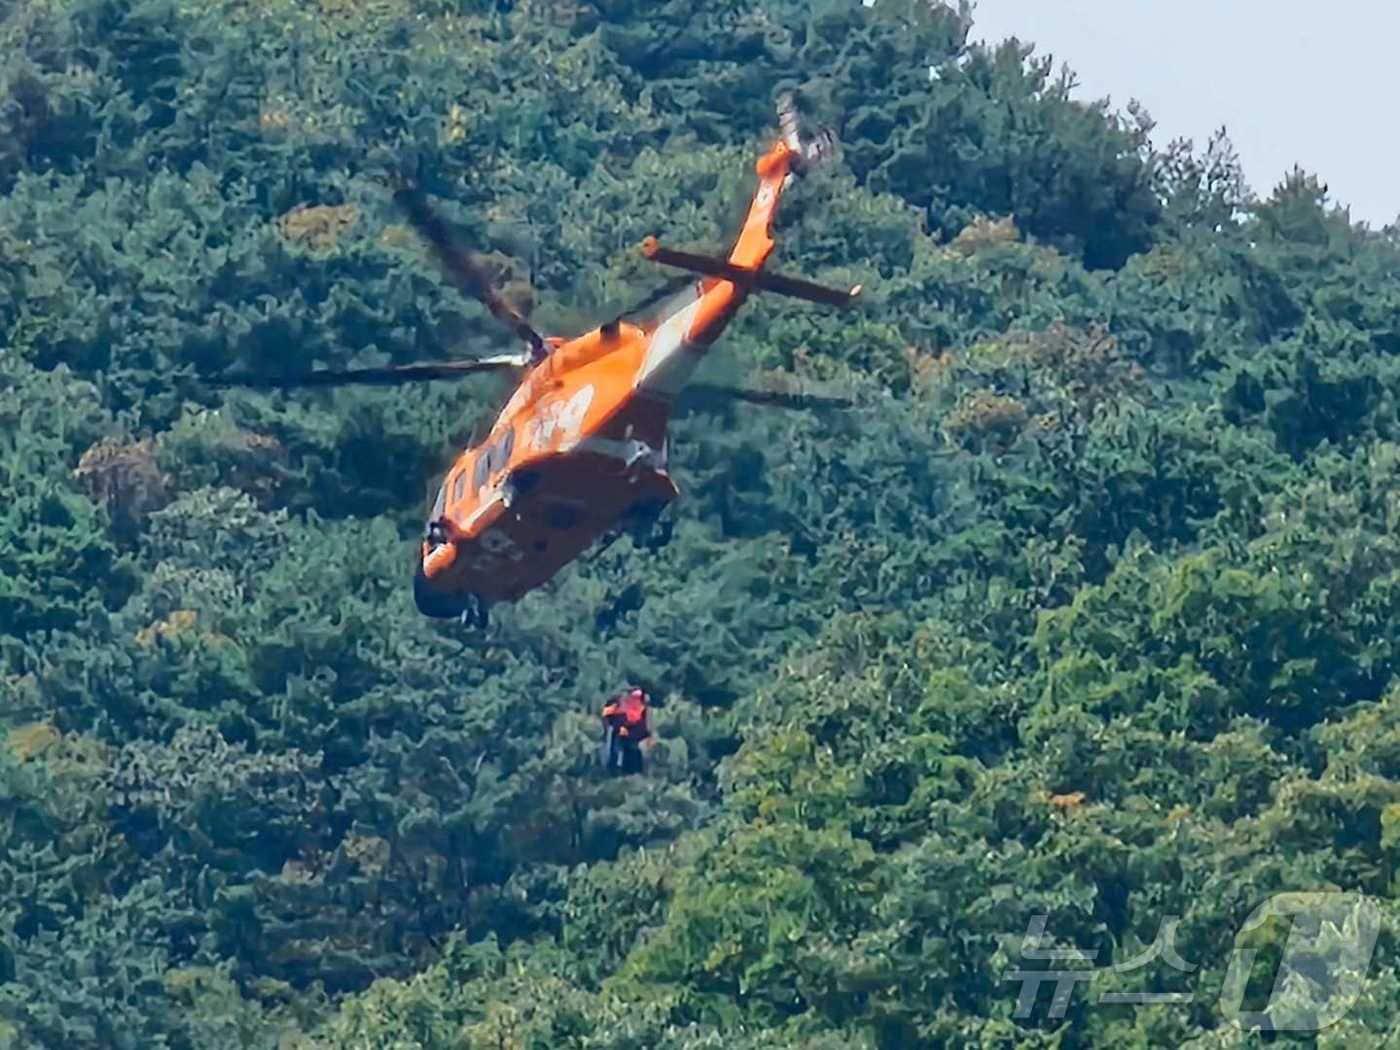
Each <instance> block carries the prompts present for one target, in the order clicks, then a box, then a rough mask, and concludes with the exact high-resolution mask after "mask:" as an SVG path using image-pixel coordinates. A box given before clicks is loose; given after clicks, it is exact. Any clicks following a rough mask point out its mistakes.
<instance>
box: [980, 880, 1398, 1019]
mask: <svg viewBox="0 0 1400 1050" xmlns="http://www.w3.org/2000/svg"><path fill="white" fill-rule="evenodd" d="M1047 919H1048V916H1045V915H1034V916H1032V917H1031V919H1030V923H1029V925H1028V926H1027V928H1026V936H1025V938H1024V940H1023V941H1022V943H1021V946H1020V956H1021V958H1022V959H1036V960H1045V961H1049V962H1050V963H1051V964H1052V965H1051V967H1050V968H1047V969H1016V970H1012V971H1010V972H1009V973H1008V974H1007V975H1006V977H1005V978H1004V979H1005V980H1016V981H1020V982H1021V992H1020V995H1019V996H1017V999H1016V1009H1015V1012H1014V1015H1013V1016H1015V1017H1017V1018H1026V1017H1029V1016H1030V1015H1031V1013H1032V1011H1033V1010H1034V1008H1035V1006H1036V1003H1037V1000H1038V999H1039V997H1040V996H1039V993H1040V988H1041V986H1042V985H1046V984H1049V985H1053V988H1054V990H1053V992H1052V993H1051V996H1050V1000H1049V1016H1050V1017H1052V1018H1060V1017H1063V1016H1064V1015H1065V1011H1066V1009H1067V1007H1068V1006H1069V1003H1070V999H1071V998H1072V997H1073V995H1074V991H1075V987H1076V985H1078V984H1085V985H1087V984H1089V983H1090V982H1092V981H1093V980H1094V979H1095V978H1097V977H1100V975H1104V974H1121V973H1127V972H1130V971H1133V970H1139V969H1142V968H1143V967H1145V966H1147V965H1148V964H1149V963H1151V962H1153V961H1155V960H1158V959H1160V960H1161V961H1162V962H1164V963H1165V964H1166V965H1167V966H1170V967H1171V968H1172V969H1174V970H1178V971H1180V972H1182V973H1190V972H1191V971H1193V970H1195V969H1196V965H1197V964H1196V963H1194V962H1188V961H1187V960H1186V959H1183V958H1182V957H1181V955H1180V954H1179V953H1178V951H1177V948H1176V930H1177V926H1178V923H1179V922H1180V919H1179V918H1178V917H1176V916H1169V917H1168V918H1167V919H1166V920H1164V921H1163V923H1162V925H1161V928H1160V929H1159V930H1158V933H1157V937H1156V939H1155V940H1154V941H1153V943H1152V945H1151V946H1149V947H1148V948H1147V949H1145V950H1144V951H1142V952H1139V953H1138V954H1136V955H1135V956H1133V957H1132V958H1131V959H1128V960H1127V961H1126V962H1121V963H1118V964H1116V965H1113V966H1108V967H1103V968H1100V969H1095V968H1092V967H1085V966H1083V965H1078V966H1075V965H1065V964H1074V963H1078V964H1084V963H1091V962H1092V961H1093V960H1094V958H1095V957H1096V956H1097V955H1098V949H1094V950H1092V951H1081V950H1079V949H1077V948H1045V947H1043V946H1042V939H1043V938H1044V935H1045V927H1046V922H1047ZM1379 932H1380V909H1379V907H1378V906H1377V904H1376V903H1375V901H1374V900H1372V899H1371V898H1369V897H1366V896H1363V895H1362V894H1359V893H1280V894H1276V895H1274V896H1273V897H1270V898H1269V899H1268V900H1266V901H1265V902H1264V903H1263V904H1261V905H1259V907H1257V908H1255V909H1254V911H1253V912H1252V913H1250V915H1249V918H1248V919H1246V920H1245V923H1244V925H1243V926H1242V927H1241V928H1240V930H1239V932H1238V933H1237V934H1236V936H1235V947H1234V951H1233V952H1232V954H1231V958H1230V961H1229V967H1228V970H1227V971H1226V975H1225V982H1224V986H1223V988H1222V990H1221V993H1220V999H1219V1006H1220V1011H1221V1013H1222V1014H1223V1015H1224V1016H1225V1018H1226V1019H1227V1020H1229V1021H1230V1022H1232V1023H1233V1024H1235V1025H1237V1026H1238V1027H1239V1028H1242V1029H1244V1030H1245V1031H1256V1030H1257V1031H1264V1032H1319V1031H1321V1030H1322V1029H1324V1028H1327V1027H1329V1026H1331V1025H1334V1024H1336V1023H1337V1022H1338V1021H1340V1020H1342V1018H1344V1017H1345V1016H1346V1015H1347V1012H1348V1011H1349V1010H1350V1009H1351V1008H1352V1007H1353V1006H1354V1005H1355V1004H1356V1000H1357V999H1358V998H1359V996H1360V994H1361V990H1362V987H1363V985H1364V983H1365V980H1366V976H1367V971H1368V970H1369V968H1370V965H1371V957H1372V955H1373V954H1374V952H1375V948H1376V939H1377V935H1378V934H1379ZM1055 964H1060V965H1059V966H1056V965H1055ZM1194 999H1195V995H1193V993H1191V992H1184V991H1152V992H1121V991H1104V992H1101V993H1100V994H1099V995H1098V996H1097V997H1096V998H1095V999H1094V1002H1096V1003H1099V1004H1103V1005H1108V1004H1115V1005H1143V1004H1149V1003H1158V1004H1160V1003H1189V1002H1192V1001H1193V1000H1194Z"/></svg>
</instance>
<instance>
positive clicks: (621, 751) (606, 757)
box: [603, 688, 651, 776]
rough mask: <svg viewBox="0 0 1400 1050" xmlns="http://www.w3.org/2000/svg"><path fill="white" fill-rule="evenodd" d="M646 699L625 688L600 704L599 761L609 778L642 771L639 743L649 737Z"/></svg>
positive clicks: (647, 701) (648, 699)
mask: <svg viewBox="0 0 1400 1050" xmlns="http://www.w3.org/2000/svg"><path fill="white" fill-rule="evenodd" d="M649 703H650V697H648V696H647V694H646V693H645V692H644V691H643V690H641V689H637V688H632V689H628V690H627V691H626V692H623V693H620V694H618V695H617V696H615V697H613V698H612V699H611V700H609V701H608V702H607V703H606V704H604V705H603V761H604V762H605V763H606V764H607V767H608V773H609V775H611V776H625V775H627V774H629V773H640V772H641V771H642V748H641V745H642V741H643V740H645V739H646V738H647V737H649V736H651V729H650V728H649V727H648V726H647V705H648V704H649Z"/></svg>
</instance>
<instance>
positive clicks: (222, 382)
mask: <svg viewBox="0 0 1400 1050" xmlns="http://www.w3.org/2000/svg"><path fill="white" fill-rule="evenodd" d="M529 363H530V361H529V358H527V357H526V356H525V355H523V354H502V355H500V356H498V357H482V358H477V359H476V360H473V361H441V362H424V363H421V364H413V365H386V366H384V367H382V368H352V369H348V370H346V371H339V372H337V371H330V370H326V371H321V372H303V373H300V374H296V373H292V374H288V375H268V374H261V375H260V374H258V373H254V372H229V373H225V374H224V375H221V376H213V377H210V378H209V379H207V380H206V382H207V383H209V384H210V385H211V386H246V387H253V388H258V389H279V388H284V387H303V386H396V385H398V384H400V383H421V382H428V381H431V380H434V379H461V378H463V377H465V376H470V375H476V374H477V373H480V372H499V371H503V370H515V369H520V368H524V367H526V366H528V365H529Z"/></svg>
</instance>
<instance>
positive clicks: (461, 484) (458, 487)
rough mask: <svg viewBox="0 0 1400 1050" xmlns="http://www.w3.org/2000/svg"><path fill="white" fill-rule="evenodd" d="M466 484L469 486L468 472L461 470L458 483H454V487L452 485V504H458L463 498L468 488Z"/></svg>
mask: <svg viewBox="0 0 1400 1050" xmlns="http://www.w3.org/2000/svg"><path fill="white" fill-rule="evenodd" d="M466 484H467V472H466V471H465V470H459V471H457V480H456V482H455V483H453V485H452V502H453V503H456V502H458V501H459V500H460V499H461V498H462V490H463V489H465V488H466Z"/></svg>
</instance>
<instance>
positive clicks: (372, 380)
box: [216, 95, 861, 627]
mask: <svg viewBox="0 0 1400 1050" xmlns="http://www.w3.org/2000/svg"><path fill="white" fill-rule="evenodd" d="M778 115H779V124H780V135H779V137H778V140H777V141H776V143H775V144H774V145H773V146H772V148H771V149H769V150H768V151H767V152H765V153H764V154H763V155H762V156H760V157H759V159H758V162H757V165H756V167H757V174H758V187H757V189H756V191H755V193H754V195H753V197H752V199H751V201H750V203H749V207H748V214H747V218H746V220H745V222H744V224H743V228H742V230H741V231H740V233H739V235H738V238H737V240H736V242H735V243H734V245H733V248H732V249H731V251H730V252H729V255H728V257H727V258H720V257H712V256H705V255H695V254H691V253H687V252H680V251H673V250H671V249H668V248H664V247H662V246H661V245H659V244H658V243H657V241H656V239H655V238H654V237H648V238H647V239H646V240H645V241H644V242H643V244H642V252H643V254H644V255H645V256H646V257H647V258H649V259H651V260H653V261H655V262H657V263H660V264H662V265H667V266H672V267H676V268H679V269H682V270H685V271H688V272H690V273H691V274H693V275H696V277H694V278H692V279H690V280H688V282H687V284H688V287H687V288H686V289H685V290H684V291H683V292H682V293H681V294H680V295H679V296H678V297H672V298H671V300H670V301H669V302H668V303H667V304H666V305H665V306H664V307H663V308H661V309H659V310H658V311H656V312H655V314H654V315H653V316H651V317H650V318H648V319H646V320H639V319H638V318H637V317H636V316H634V315H636V314H637V313H638V311H636V310H634V311H631V312H630V313H626V314H622V315H620V316H618V317H616V318H615V319H613V320H610V321H608V322H607V323H605V324H603V325H600V326H599V327H597V328H594V329H593V330H592V331H589V332H586V333H585V334H583V335H580V336H577V337H576V338H573V339H568V340H565V339H560V338H546V337H544V336H541V335H540V334H539V333H538V332H536V331H535V330H534V329H533V328H532V327H531V326H530V324H529V323H528V322H527V321H526V320H525V318H524V317H523V316H521V315H520V313H518V312H517V311H516V310H514V309H513V308H512V307H511V306H510V305H509V304H507V303H506V302H505V301H504V300H503V299H502V298H501V297H500V296H499V295H497V294H496V293H495V292H494V291H493V290H492V288H491V287H490V283H489V280H488V279H487V277H486V275H485V273H484V272H483V271H482V270H481V269H480V268H479V267H478V266H477V265H476V264H475V263H474V262H472V261H471V260H470V259H469V258H468V257H467V256H466V255H465V254H464V253H463V252H461V251H459V250H457V249H456V248H455V247H454V246H453V244H452V242H451V239H450V237H449V234H448V232H447V229H446V227H445V225H444V224H443V223H442V221H441V220H440V219H439V218H438V217H437V216H436V215H435V214H434V213H433V212H432V210H431V209H430V208H429V207H428V205H427V202H426V200H425V199H424V197H423V195H422V194H421V193H419V192H418V191H417V190H416V189H412V188H401V189H400V190H399V191H398V192H397V193H396V198H397V199H398V202H399V204H400V205H401V206H403V207H404V209H405V210H406V212H407V214H408V216H409V218H410V220H411V221H412V222H413V224H414V226H415V227H416V228H417V229H418V230H419V232H420V233H421V234H422V235H423V237H424V238H425V240H427V242H428V243H429V244H430V245H431V247H432V248H433V250H434V253H435V254H436V256H437V258H438V260H439V262H440V264H441V265H442V266H443V268H444V270H445V271H446V273H447V274H448V275H449V276H450V277H451V278H452V279H453V281H454V283H455V284H456V285H457V286H458V287H459V288H460V289H461V290H463V291H464V292H467V293H468V294H471V295H473V296H475V297H476V298H477V299H479V300H480V301H481V302H482V303H484V304H485V305H486V307H487V308H488V309H489V310H490V312H491V313H492V314H493V315H494V316H495V317H496V318H497V319H498V320H500V321H502V322H503V323H505V324H506V325H508V326H509V327H510V328H511V329H512V330H513V331H514V332H515V334H516V335H517V336H519V337H520V338H521V339H522V340H523V341H524V342H525V344H526V349H525V350H524V351H523V352H521V353H518V354H506V355H500V356H496V357H487V358H477V359H473V360H466V361H448V362H442V363H425V364H414V365H399V366H388V367H384V368H365V369H355V370H350V371H339V372H336V371H319V372H312V373H310V374H307V375H302V376H300V377H290V378H289V377H248V376H243V377H239V376H224V377H222V378H221V379H219V380H216V382H218V383H219V384H220V385H243V386H265V387H266V386H278V387H280V386H333V385H340V384H347V383H369V384H384V383H398V382H405V381H416V380H431V379H444V378H455V377H459V376H464V375H471V374H475V373H478V372H482V371H506V372H509V373H514V374H515V375H517V376H518V377H519V385H518V386H517V387H516V389H515V391H514V393H513V394H512V395H511V397H510V399H509V400H508V401H507V403H506V404H505V407H504V408H503V409H502V410H501V412H500V414H499V416H498V417H497V418H496V421H495V423H494V425H493V426H492V427H491V430H490V432H489V433H488V434H487V435H486V436H485V438H484V439H483V440H481V441H480V442H479V443H476V444H474V445H472V446H471V447H469V448H467V449H465V450H464V451H462V452H461V454H460V455H458V457H457V459H456V461H455V463H454V464H453V466H452V468H451V470H449V471H448V473H447V475H446V477H445V479H444V480H443V482H442V485H441V487H440V488H439V489H438V492H437V498H436V500H435V501H434V503H433V506H432V510H431V511H430V513H429V516H428V522H427V527H426V529H425V532H424V536H423V538H422V542H421V546H420V548H419V551H418V557H417V570H416V572H415V573H414V580H413V595H414V600H415V602H416V604H417V607H418V609H419V611H420V612H422V613H423V614H424V615H426V616H430V617H435V618H442V619H457V618H460V619H461V620H462V621H463V622H464V623H474V624H475V625H476V626H478V627H485V626H486V623H487V610H488V609H489V607H490V606H491V605H492V604H494V603H497V602H512V601H515V600H517V599H518V598H520V597H522V596H523V595H524V594H526V593H527V592H529V591H531V590H533V589H534V588H537V587H539V586H541V585H542V584H544V583H545V582H547V581H548V580H550V579H551V578H552V577H554V576H555V574H556V573H558V572H559V571H560V569H562V568H563V567H564V566H566V565H567V564H569V563H570V562H571V561H573V560H574V559H575V558H577V557H578V556H579V555H580V554H581V553H583V552H584V551H585V550H587V549H588V548H589V547H591V546H593V545H594V544H595V543H597V542H598V541H600V540H602V541H603V542H605V543H610V542H612V541H613V540H614V539H616V538H617V537H618V536H620V535H622V534H624V533H627V532H631V533H632V534H633V535H634V536H637V537H638V538H639V541H640V542H643V543H644V545H647V546H658V545H659V544H660V543H664V542H665V539H666V538H667V537H668V536H669V529H667V528H665V527H664V526H662V527H661V528H660V530H659V538H658V528H657V527H658V526H659V525H660V516H661V511H662V510H663V509H664V508H665V507H666V506H667V505H668V504H670V502H671V501H672V500H674V499H675V498H676V497H677V496H678V495H679V494H680V493H679V490H678V489H677V487H676V485H675V483H674V482H673V481H672V480H671V476H670V474H669V473H668V472H667V437H666V429H667V422H668V419H669V418H670V415H671V410H672V408H673V407H674V403H675V399H676V397H677V395H678V394H680V393H681V391H682V389H683V388H685V387H686V386H687V384H688V380H689V379H690V377H691V374H692V372H693V371H694V369H695V367H696V365H697V364H698V363H699V362H700V360H701V358H702V356H703V355H704V354H705V353H706V351H707V350H708V348H709V347H710V346H711V345H712V344H713V343H714V342H715V340H716V339H717V338H718V337H719V335H720V333H721V332H723V330H724V328H725V326H726V325H727V324H728V323H729V321H730V320H731V319H732V318H733V317H734V315H735V313H736V311H737V310H738V309H739V307H740V306H741V305H743V303H744V301H745V299H746V298H747V297H748V296H749V294H750V293H752V292H753V291H755V290H759V291H768V292H775V293H778V294H781V295H788V296H794V297H796V298H799V299H805V300H808V301H811V302H816V303H822V304H826V305H831V306H836V307H845V306H848V305H850V304H851V303H852V302H854V301H855V299H856V297H857V296H858V295H859V294H860V290H861V289H860V286H859V285H856V286H855V287H852V288H850V289H848V290H841V289H834V288H828V287H824V286H821V285H818V284H814V283H812V282H809V281H803V280H798V279H795V278H790V277H783V276H780V275H777V274H772V273H768V272H765V271H764V269H763V267H764V264H765V263H766V261H767V260H768V257H769V254H770V253H771V252H772V251H773V248H774V242H773V239H772V236H771V232H772V225H773V221H774V218H775V215H776V212H777V208H778V203H779V201H780V199H781V198H782V195H783V191H784V190H785V189H787V187H788V186H789V185H790V184H791V182H792V180H793V178H794V177H795V176H796V175H798V174H801V173H802V172H804V171H805V170H807V169H808V167H809V166H810V165H812V164H813V163H815V162H817V161H819V160H820V159H822V158H824V157H825V156H826V155H827V154H829V153H830V151H831V147H832V145H833V138H832V136H831V134H830V133H829V132H825V131H824V132H822V133H821V134H819V135H818V136H816V137H814V139H813V140H812V141H811V142H808V143H804V142H802V141H801V139H800V136H799V132H798V123H797V116H796V111H795V109H794V108H793V104H792V99H791V97H790V96H786V95H785V96H783V97H782V98H781V99H780V100H779V107H778ZM690 386H691V387H692V388H697V387H706V388H708V390H709V391H710V392H711V393H720V394H723V395H726V396H731V397H736V398H741V399H744V400H748V401H752V402H756V403H760V404H769V405H777V406H779V407H799V408H801V407H816V406H822V405H828V406H829V405H843V404H846V403H847V402H845V401H843V400H842V399H839V398H823V397H817V396H814V395H810V394H792V393H782V392H778V391H762V390H742V389H732V388H726V387H715V386H711V385H709V384H690Z"/></svg>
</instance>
